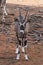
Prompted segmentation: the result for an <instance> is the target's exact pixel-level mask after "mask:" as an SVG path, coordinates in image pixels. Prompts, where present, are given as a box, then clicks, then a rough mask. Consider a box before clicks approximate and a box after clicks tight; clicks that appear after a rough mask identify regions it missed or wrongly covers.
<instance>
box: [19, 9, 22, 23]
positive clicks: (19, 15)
mask: <svg viewBox="0 0 43 65" xmlns="http://www.w3.org/2000/svg"><path fill="white" fill-rule="evenodd" d="M20 9H21V8H19V18H20V21H21V22H22V16H21V10H20Z"/></svg>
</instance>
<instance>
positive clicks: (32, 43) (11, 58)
mask: <svg viewBox="0 0 43 65" xmlns="http://www.w3.org/2000/svg"><path fill="white" fill-rule="evenodd" d="M16 7H22V8H25V7H26V6H18V5H13V4H7V12H8V15H7V16H5V18H6V21H5V22H7V23H6V24H5V26H4V27H3V24H2V23H0V65H43V7H31V6H29V12H28V13H29V15H28V18H29V19H30V30H29V33H28V48H27V49H26V50H27V54H28V56H29V60H28V61H25V59H24V55H23V54H22V53H21V57H20V60H19V61H17V60H16V54H15V50H16V41H17V40H16V33H15V27H14V18H15V17H17V16H18V10H17V9H16V10H15V8H16ZM22 13H23V14H24V15H25V11H22ZM24 15H23V16H24ZM1 20H2V11H1V8H0V22H1ZM37 31H38V32H37ZM35 35H36V36H35ZM37 36H38V37H37Z"/></svg>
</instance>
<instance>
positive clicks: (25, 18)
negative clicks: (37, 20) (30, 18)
mask: <svg viewBox="0 0 43 65" xmlns="http://www.w3.org/2000/svg"><path fill="white" fill-rule="evenodd" d="M27 14H28V10H27V11H26V15H25V18H24V20H23V21H24V22H26V17H27Z"/></svg>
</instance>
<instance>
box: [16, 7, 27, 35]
mask: <svg viewBox="0 0 43 65" xmlns="http://www.w3.org/2000/svg"><path fill="white" fill-rule="evenodd" d="M27 14H28V10H26V15H25V17H23V16H22V14H21V8H19V16H18V18H17V19H16V20H15V21H17V22H19V27H20V33H21V34H24V33H25V27H26V22H27V20H26V19H27Z"/></svg>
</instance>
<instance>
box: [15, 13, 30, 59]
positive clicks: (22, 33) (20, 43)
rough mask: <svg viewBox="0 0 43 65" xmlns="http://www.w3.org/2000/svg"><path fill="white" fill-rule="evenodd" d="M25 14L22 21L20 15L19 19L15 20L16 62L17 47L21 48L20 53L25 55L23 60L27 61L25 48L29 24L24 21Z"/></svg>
mask: <svg viewBox="0 0 43 65" xmlns="http://www.w3.org/2000/svg"><path fill="white" fill-rule="evenodd" d="M26 17H27V14H26V16H25V19H23V17H22V15H21V14H20V16H19V18H20V19H19V18H17V19H15V31H16V36H17V49H16V53H17V60H18V59H19V55H20V54H19V53H18V52H19V47H21V48H22V52H23V53H25V59H26V60H28V57H27V54H26V51H25V49H24V48H25V47H27V34H28V31H29V22H28V21H27V20H26Z"/></svg>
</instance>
